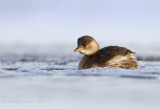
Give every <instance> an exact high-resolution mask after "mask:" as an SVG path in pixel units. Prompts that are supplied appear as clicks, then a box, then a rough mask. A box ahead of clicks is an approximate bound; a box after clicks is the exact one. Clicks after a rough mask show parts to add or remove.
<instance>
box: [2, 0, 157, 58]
mask: <svg viewBox="0 0 160 109" xmlns="http://www.w3.org/2000/svg"><path fill="white" fill-rule="evenodd" d="M159 6H160V1H159V0H0V31H1V32H0V44H1V45H5V47H7V46H11V45H12V46H13V45H19V46H20V45H27V46H29V45H30V46H32V45H34V46H35V45H37V46H39V47H40V45H41V47H42V46H48V45H54V44H59V45H62V47H63V46H64V45H68V46H69V45H70V49H74V48H75V46H76V41H77V38H78V37H80V36H83V35H91V36H93V37H94V38H95V39H96V40H97V41H98V42H99V44H100V46H101V47H103V46H107V45H120V46H126V47H128V48H131V49H133V51H136V52H137V53H138V54H144V52H147V54H149V55H153V54H154V55H156V54H158V55H159V50H160V46H159V43H160V20H159V19H160V14H159V11H160V7H159ZM16 47H17V46H16ZM3 48H4V46H3ZM142 51H143V52H142Z"/></svg>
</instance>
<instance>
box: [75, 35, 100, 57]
mask: <svg viewBox="0 0 160 109" xmlns="http://www.w3.org/2000/svg"><path fill="white" fill-rule="evenodd" d="M77 44H78V47H77V48H76V49H75V50H74V52H80V53H82V54H84V55H92V54H94V53H96V52H97V51H98V50H99V45H98V43H97V42H96V40H95V39H94V38H93V37H91V36H87V35H85V36H82V37H80V38H79V39H78V42H77Z"/></svg>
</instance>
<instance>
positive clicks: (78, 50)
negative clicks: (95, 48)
mask: <svg viewBox="0 0 160 109" xmlns="http://www.w3.org/2000/svg"><path fill="white" fill-rule="evenodd" d="M82 49H83V48H76V49H75V50H74V52H80V51H81V50H82Z"/></svg>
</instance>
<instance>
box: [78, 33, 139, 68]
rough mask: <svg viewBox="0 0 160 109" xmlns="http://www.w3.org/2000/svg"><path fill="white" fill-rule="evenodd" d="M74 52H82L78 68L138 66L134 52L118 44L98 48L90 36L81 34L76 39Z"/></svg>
mask: <svg viewBox="0 0 160 109" xmlns="http://www.w3.org/2000/svg"><path fill="white" fill-rule="evenodd" d="M75 52H80V53H82V54H84V56H83V58H82V59H81V61H80V63H79V65H78V69H88V68H91V67H121V68H125V69H135V68H138V63H137V60H136V59H135V57H134V54H135V53H134V52H132V51H130V50H129V49H127V48H124V47H119V46H108V47H104V48H102V49H99V45H98V43H97V42H96V41H95V39H94V38H92V37H90V36H82V37H80V38H79V39H78V47H77V48H76V49H75Z"/></svg>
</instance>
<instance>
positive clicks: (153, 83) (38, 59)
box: [0, 51, 160, 109]
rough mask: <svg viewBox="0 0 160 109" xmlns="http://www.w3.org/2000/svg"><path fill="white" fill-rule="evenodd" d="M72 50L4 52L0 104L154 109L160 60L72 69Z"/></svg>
mask: <svg viewBox="0 0 160 109" xmlns="http://www.w3.org/2000/svg"><path fill="white" fill-rule="evenodd" d="M80 58H81V56H80V55H78V54H73V53H72V52H68V53H66V52H65V51H64V53H58V52H55V51H53V52H27V53H26V52H5V53H1V56H0V87H1V88H0V105H1V107H3V108H12V106H17V108H21V107H23V109H28V108H30V109H35V108H38V109H44V108H47V109H54V108H55V109H82V108H83V109H106V108H109V109H150V108H152V107H154V109H158V108H159V106H160V104H159V101H160V94H159V92H160V62H159V61H141V62H140V68H139V69H132V70H126V69H121V68H107V67H106V68H92V69H86V70H77V65H78V61H79V59H80Z"/></svg>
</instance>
